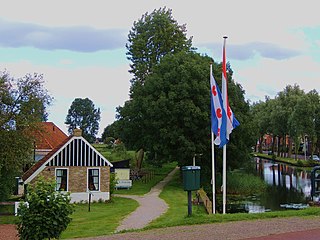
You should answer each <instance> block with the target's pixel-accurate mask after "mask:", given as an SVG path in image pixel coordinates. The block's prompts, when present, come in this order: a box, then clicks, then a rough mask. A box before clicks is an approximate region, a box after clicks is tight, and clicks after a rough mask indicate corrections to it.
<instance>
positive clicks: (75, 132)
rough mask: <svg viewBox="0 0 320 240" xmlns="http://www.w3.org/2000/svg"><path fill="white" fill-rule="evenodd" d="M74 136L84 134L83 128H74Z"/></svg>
mask: <svg viewBox="0 0 320 240" xmlns="http://www.w3.org/2000/svg"><path fill="white" fill-rule="evenodd" d="M73 136H75V137H81V136H82V130H81V129H77V128H75V129H73Z"/></svg>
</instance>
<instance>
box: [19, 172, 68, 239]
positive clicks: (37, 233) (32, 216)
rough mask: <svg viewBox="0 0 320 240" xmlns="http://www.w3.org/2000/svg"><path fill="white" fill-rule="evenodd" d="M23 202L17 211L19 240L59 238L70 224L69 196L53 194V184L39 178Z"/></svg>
mask: <svg viewBox="0 0 320 240" xmlns="http://www.w3.org/2000/svg"><path fill="white" fill-rule="evenodd" d="M26 201H27V202H26V203H23V202H21V203H20V206H19V209H18V223H17V228H18V232H19V236H20V239H35V240H38V239H39V240H40V239H45V238H48V239H50V238H59V237H60V235H61V233H62V232H63V231H64V230H65V229H66V228H67V226H68V224H69V223H70V222H71V218H70V217H69V215H70V214H72V212H73V205H72V204H70V196H69V194H68V193H67V194H64V193H61V192H56V191H55V182H54V181H45V180H44V179H43V178H39V179H38V181H37V182H36V184H35V185H34V186H28V194H27V196H26Z"/></svg>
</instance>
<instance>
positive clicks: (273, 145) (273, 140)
mask: <svg viewBox="0 0 320 240" xmlns="http://www.w3.org/2000/svg"><path fill="white" fill-rule="evenodd" d="M276 140H277V136H273V139H272V154H274V152H275V151H276Z"/></svg>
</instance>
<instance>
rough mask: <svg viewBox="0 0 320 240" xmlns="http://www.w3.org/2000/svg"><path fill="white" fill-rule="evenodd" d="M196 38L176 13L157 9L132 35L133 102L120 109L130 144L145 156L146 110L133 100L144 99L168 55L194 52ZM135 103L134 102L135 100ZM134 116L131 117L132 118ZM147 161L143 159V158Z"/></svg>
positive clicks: (129, 40)
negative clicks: (146, 86) (148, 83)
mask: <svg viewBox="0 0 320 240" xmlns="http://www.w3.org/2000/svg"><path fill="white" fill-rule="evenodd" d="M191 43H192V39H191V38H187V36H186V27H185V25H179V24H178V22H177V21H176V20H175V19H174V18H173V15H172V10H171V9H167V8H160V9H155V10H154V11H153V12H152V13H150V14H149V13H145V14H144V15H143V16H142V17H141V18H140V19H139V20H138V21H135V22H134V23H133V27H132V29H131V30H130V32H129V34H128V43H127V44H126V48H127V50H128V51H127V58H128V60H130V61H131V64H130V67H131V69H130V71H129V72H130V73H132V74H133V78H132V79H131V87H130V100H129V101H128V102H126V104H125V106H124V107H119V108H118V109H117V112H118V113H120V111H121V114H118V116H120V115H122V116H121V118H122V120H124V121H126V125H127V126H128V129H130V130H129V132H130V133H128V134H126V136H127V137H126V145H127V146H129V147H130V146H131V147H133V148H135V150H140V153H141V155H142V156H143V155H144V148H145V146H144V145H145V142H144V140H143V139H144V138H143V136H144V128H145V127H144V126H143V124H144V123H143V121H142V120H143V119H141V117H142V116H143V114H142V111H143V110H142V108H141V105H139V104H137V102H136V101H134V100H133V99H135V98H140V97H142V96H141V95H140V94H141V91H140V89H143V88H144V82H145V79H146V77H147V76H149V75H150V74H151V73H152V72H153V68H154V67H155V66H156V65H157V64H159V62H160V61H161V59H162V58H163V57H164V56H166V55H167V54H172V53H178V52H181V51H182V52H186V51H192V47H191ZM132 100H133V101H132ZM128 116H130V117H128ZM142 158H143V157H142Z"/></svg>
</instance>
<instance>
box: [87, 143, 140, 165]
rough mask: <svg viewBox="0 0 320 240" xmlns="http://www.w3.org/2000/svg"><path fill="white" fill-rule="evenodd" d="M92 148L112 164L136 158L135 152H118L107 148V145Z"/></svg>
mask: <svg viewBox="0 0 320 240" xmlns="http://www.w3.org/2000/svg"><path fill="white" fill-rule="evenodd" d="M92 146H93V147H94V148H95V149H96V150H97V151H98V152H99V153H101V154H102V155H103V156H104V157H105V158H106V159H108V160H109V161H110V162H116V161H120V160H124V159H131V160H133V159H134V158H135V151H125V152H116V151H112V149H110V148H107V145H106V144H92Z"/></svg>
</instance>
